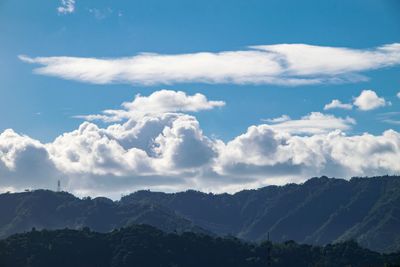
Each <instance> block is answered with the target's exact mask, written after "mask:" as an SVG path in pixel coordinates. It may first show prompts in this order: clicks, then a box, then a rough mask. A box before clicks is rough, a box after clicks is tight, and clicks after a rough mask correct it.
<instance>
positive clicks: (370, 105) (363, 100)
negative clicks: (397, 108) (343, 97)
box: [354, 90, 389, 110]
mask: <svg viewBox="0 0 400 267" xmlns="http://www.w3.org/2000/svg"><path fill="white" fill-rule="evenodd" d="M388 104H389V103H388V102H386V100H385V99H384V98H383V97H379V96H378V95H377V94H376V93H375V91H372V90H363V91H362V92H361V94H360V95H359V96H358V97H356V98H355V99H354V105H355V106H356V107H357V108H358V109H360V110H372V109H377V108H379V107H384V106H386V105H388Z"/></svg>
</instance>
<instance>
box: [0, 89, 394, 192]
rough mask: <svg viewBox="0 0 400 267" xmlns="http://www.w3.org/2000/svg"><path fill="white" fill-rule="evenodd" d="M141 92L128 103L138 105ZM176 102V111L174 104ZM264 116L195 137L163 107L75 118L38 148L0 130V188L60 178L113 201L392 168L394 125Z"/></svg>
mask: <svg viewBox="0 0 400 267" xmlns="http://www.w3.org/2000/svg"><path fill="white" fill-rule="evenodd" d="M161 92H162V91H161ZM188 97H190V96H187V95H186V97H184V98H183V99H186V98H188ZM151 98H152V97H151V96H148V97H142V96H140V98H139V99H145V100H144V101H143V102H141V101H137V99H138V98H136V99H135V100H134V101H133V102H129V103H135V106H136V108H137V109H139V110H140V109H141V108H144V107H141V105H147V104H148V101H150V99H151ZM135 101H136V102H135ZM208 102H210V101H207V103H208ZM139 103H141V104H139ZM204 103H206V102H204ZM172 106H173V105H170V106H169V107H172ZM176 106H177V110H180V108H181V107H182V102H177V103H176ZM183 106H184V105H183ZM167 110H168V111H169V108H168V109H167ZM273 121H274V122H273V123H269V124H261V125H253V126H250V127H249V128H248V129H247V131H246V132H245V133H243V134H242V135H239V136H237V137H235V138H233V139H232V140H230V141H228V142H224V141H222V140H218V139H213V138H210V137H208V136H206V135H204V133H203V131H202V129H201V127H200V124H199V122H198V120H197V119H196V118H195V117H194V116H193V115H188V114H183V113H173V112H166V113H163V112H160V113H157V114H146V115H143V116H141V117H134V118H126V119H124V120H123V121H121V122H118V123H113V124H110V125H108V126H106V127H100V126H98V125H96V124H94V123H91V122H83V123H82V124H81V125H80V126H79V127H78V129H76V130H74V131H71V132H66V133H64V134H62V135H60V136H59V137H57V138H56V139H55V140H54V141H52V142H50V143H47V144H43V143H41V142H40V141H38V140H34V139H32V138H29V137H27V136H23V135H20V134H17V133H15V132H14V131H13V130H6V131H4V132H3V133H1V134H0V177H1V179H0V189H1V190H23V189H25V188H43V187H44V188H54V187H55V185H56V182H57V180H58V179H61V180H62V183H63V187H64V188H65V189H66V190H69V191H71V192H74V193H77V194H79V195H82V194H90V195H107V196H110V197H118V196H119V195H120V193H127V192H131V191H134V190H138V189H143V188H146V189H154V190H167V191H177V190H184V189H188V188H194V189H199V190H205V191H213V192H223V191H230V192H232V191H236V190H240V189H243V188H251V187H258V186H262V185H266V184H281V183H285V182H300V181H303V180H304V179H306V178H308V177H309V176H316V175H331V176H341V177H351V176H354V175H378V174H387V173H389V174H393V173H399V172H400V162H399V161H398V159H399V158H400V133H398V132H396V131H394V130H387V131H385V132H384V133H383V134H382V135H371V134H362V135H352V136H349V135H346V133H345V132H346V131H348V130H349V129H351V126H352V125H353V124H354V123H355V121H354V120H353V119H351V118H337V117H334V116H332V115H326V114H322V113H311V114H309V115H307V116H304V117H302V118H300V119H297V120H296V119H290V118H289V117H288V116H284V117H281V119H278V120H273Z"/></svg>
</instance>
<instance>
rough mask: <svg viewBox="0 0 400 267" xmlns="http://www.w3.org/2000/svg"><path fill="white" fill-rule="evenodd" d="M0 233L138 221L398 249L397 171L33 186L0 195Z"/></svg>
mask: <svg viewBox="0 0 400 267" xmlns="http://www.w3.org/2000/svg"><path fill="white" fill-rule="evenodd" d="M0 213H1V214H2V216H1V218H0V236H1V237H6V236H8V235H10V234H13V233H17V232H23V231H27V230H30V229H31V228H32V227H35V228H37V229H59V228H64V227H68V228H73V229H79V228H82V227H85V226H87V227H90V228H91V229H94V230H96V231H101V232H108V231H112V230H113V229H115V228H119V227H122V226H128V225H130V224H137V223H144V224H150V225H153V226H155V227H157V228H159V229H162V230H164V231H167V232H173V231H178V232H184V231H195V232H200V233H214V234H217V235H234V236H237V237H239V238H241V239H245V240H250V241H263V240H266V239H267V234H268V233H270V237H271V239H272V240H273V241H277V242H283V241H286V240H295V241H297V242H300V243H308V244H316V245H325V244H328V243H332V242H338V241H345V240H350V239H354V240H356V241H357V242H359V244H360V245H361V246H363V247H366V248H369V249H371V250H375V251H380V252H393V251H398V250H400V223H399V222H400V220H399V219H400V177H399V176H382V177H372V178H352V179H351V180H350V181H347V180H343V179H334V178H327V177H321V178H312V179H310V180H308V181H307V182H305V183H304V184H288V185H285V186H267V187H264V188H260V189H258V190H245V191H241V192H238V193H236V194H233V195H230V194H218V195H215V194H206V193H201V192H197V191H186V192H180V193H172V194H168V193H161V192H150V191H138V192H136V193H133V194H131V195H128V196H125V197H123V198H122V199H121V200H120V201H115V202H113V201H111V200H109V199H107V198H95V199H90V198H84V199H79V198H76V197H74V196H73V195H71V194H69V193H66V192H59V193H56V192H52V191H44V190H38V191H33V192H23V193H8V194H2V195H0Z"/></svg>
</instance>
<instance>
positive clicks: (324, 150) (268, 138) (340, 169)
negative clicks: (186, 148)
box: [215, 125, 400, 177]
mask: <svg viewBox="0 0 400 267" xmlns="http://www.w3.org/2000/svg"><path fill="white" fill-rule="evenodd" d="M399 153H400V134H399V133H398V132H395V131H393V130H388V131H386V132H384V133H383V134H382V135H380V136H374V135H370V134H363V135H358V136H347V135H345V134H344V133H343V132H341V131H333V132H330V133H328V134H316V135H312V136H296V135H290V134H283V133H280V132H277V131H275V130H273V129H271V128H270V127H269V126H268V125H259V126H252V127H250V128H249V129H248V130H247V132H246V133H245V134H243V135H240V136H238V137H236V138H235V139H234V140H232V141H230V142H228V143H227V144H226V145H225V146H223V147H222V148H221V151H220V156H219V157H218V164H216V165H215V169H216V171H217V172H218V173H220V174H221V175H225V176H229V175H234V174H235V173H236V174H237V173H242V174H243V175H248V176H251V175H258V176H260V177H268V176H284V175H291V176H292V177H296V176H298V175H299V174H300V175H303V176H315V175H322V174H328V175H336V176H349V175H375V174H382V173H388V172H389V173H398V172H399V171H400V163H399V161H398V160H397V159H398V157H399V155H400V154H399Z"/></svg>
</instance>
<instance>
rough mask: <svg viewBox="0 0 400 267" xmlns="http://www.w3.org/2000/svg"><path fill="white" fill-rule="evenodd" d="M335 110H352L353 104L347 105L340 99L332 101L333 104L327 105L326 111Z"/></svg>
mask: <svg viewBox="0 0 400 267" xmlns="http://www.w3.org/2000/svg"><path fill="white" fill-rule="evenodd" d="M335 108H340V109H352V108H353V105H352V104H345V103H342V102H341V101H340V100H338V99H334V100H332V102H330V103H329V104H326V105H325V106H324V110H329V109H335Z"/></svg>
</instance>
